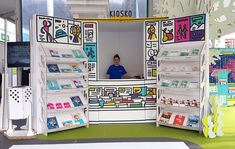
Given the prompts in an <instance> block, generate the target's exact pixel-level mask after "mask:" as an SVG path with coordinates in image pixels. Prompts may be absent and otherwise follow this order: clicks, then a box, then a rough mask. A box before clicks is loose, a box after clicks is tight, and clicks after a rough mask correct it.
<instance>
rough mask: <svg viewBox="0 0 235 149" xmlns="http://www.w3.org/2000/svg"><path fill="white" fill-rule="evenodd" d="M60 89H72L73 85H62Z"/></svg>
mask: <svg viewBox="0 0 235 149" xmlns="http://www.w3.org/2000/svg"><path fill="white" fill-rule="evenodd" d="M60 87H61V89H72V85H71V84H61V85H60Z"/></svg>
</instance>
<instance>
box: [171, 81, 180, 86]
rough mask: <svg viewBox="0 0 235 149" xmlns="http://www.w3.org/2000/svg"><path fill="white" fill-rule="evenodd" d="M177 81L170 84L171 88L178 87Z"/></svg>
mask: <svg viewBox="0 0 235 149" xmlns="http://www.w3.org/2000/svg"><path fill="white" fill-rule="evenodd" d="M179 82H180V81H179V80H173V81H172V83H171V87H178V86H179Z"/></svg>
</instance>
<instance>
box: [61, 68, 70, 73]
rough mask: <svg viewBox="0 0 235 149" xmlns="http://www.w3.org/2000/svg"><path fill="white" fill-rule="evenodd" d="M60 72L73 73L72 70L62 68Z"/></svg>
mask: <svg viewBox="0 0 235 149" xmlns="http://www.w3.org/2000/svg"><path fill="white" fill-rule="evenodd" d="M60 70H61V72H63V73H72V72H73V71H72V69H71V68H61V69H60Z"/></svg>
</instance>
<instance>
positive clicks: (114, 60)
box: [113, 54, 120, 66]
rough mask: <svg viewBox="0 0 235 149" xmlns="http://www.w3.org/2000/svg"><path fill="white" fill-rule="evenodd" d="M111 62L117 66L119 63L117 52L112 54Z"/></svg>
mask: <svg viewBox="0 0 235 149" xmlns="http://www.w3.org/2000/svg"><path fill="white" fill-rule="evenodd" d="M113 64H114V65H115V66H119V65H120V57H119V55H118V54H116V55H114V57H113Z"/></svg>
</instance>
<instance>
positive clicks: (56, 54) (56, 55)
mask: <svg viewBox="0 0 235 149" xmlns="http://www.w3.org/2000/svg"><path fill="white" fill-rule="evenodd" d="M50 53H51V57H60V54H59V52H58V51H55V50H50Z"/></svg>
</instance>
